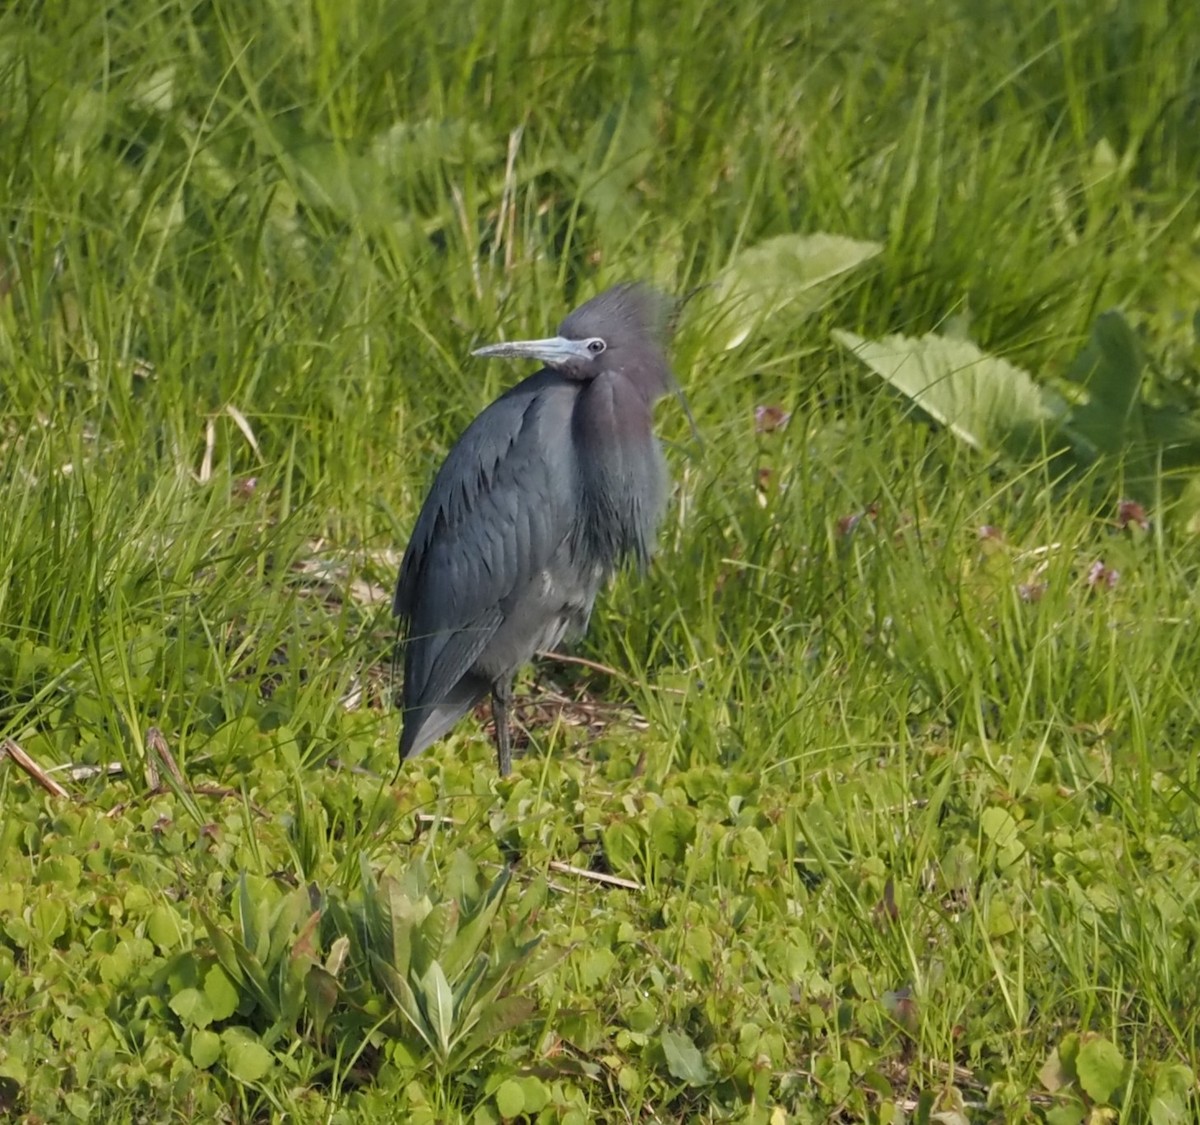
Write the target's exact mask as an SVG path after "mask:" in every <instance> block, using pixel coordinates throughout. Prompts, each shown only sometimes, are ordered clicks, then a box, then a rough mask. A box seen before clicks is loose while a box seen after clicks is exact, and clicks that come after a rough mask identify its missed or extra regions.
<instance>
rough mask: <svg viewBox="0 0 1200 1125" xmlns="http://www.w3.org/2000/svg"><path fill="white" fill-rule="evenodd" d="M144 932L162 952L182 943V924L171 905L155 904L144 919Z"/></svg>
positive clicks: (166, 951)
mask: <svg viewBox="0 0 1200 1125" xmlns="http://www.w3.org/2000/svg"><path fill="white" fill-rule="evenodd" d="M146 934H147V936H148V937H149V938H150V940H151V941H152V942H154V944H155V945H157V946H158V948H159V949H161V950H162V951H163V952H164V953H168V952H170V951H171V950H172V949H176V948H178V947H179V946H180V945H182V944H183V924H182V921H181V920H180V917H179V915H178V913H176V911H175V909H174V908H173V907H170V906H167V905H166V904H165V903H163V904H160V905H158V906H156V907H155V908H154V909H153V910H152V911H151V912H150V917H149V918H148V919H147V920H146Z"/></svg>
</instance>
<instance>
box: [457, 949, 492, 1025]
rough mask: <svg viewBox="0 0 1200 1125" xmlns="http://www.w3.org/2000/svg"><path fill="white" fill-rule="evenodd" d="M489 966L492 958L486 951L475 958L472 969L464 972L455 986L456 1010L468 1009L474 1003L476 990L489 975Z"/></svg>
mask: <svg viewBox="0 0 1200 1125" xmlns="http://www.w3.org/2000/svg"><path fill="white" fill-rule="evenodd" d="M489 968H491V959H490V958H489V957H488V955H487V954H486V953H481V954H480V955H479V956H478V957H476V958H475V964H474V965H472V966H471V971H470V972H468V973H466V974H464V975H463V976H462V978H461V979H460V980H459V981H458V983H457V984H455V985H454V986H453V987H454V1010H455V1011H456V1012H463V1011H466V1010H467V1009H468V1007H469V1006H470V1005H471V1004H472V1003H473V1001H474V999H475V990H476V989H477V988H478V987H479V985H480V983H481V982H482V981H483V979H484V977H485V976H486V975H487V971H488V969H489Z"/></svg>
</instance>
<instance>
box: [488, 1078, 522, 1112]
mask: <svg viewBox="0 0 1200 1125" xmlns="http://www.w3.org/2000/svg"><path fill="white" fill-rule="evenodd" d="M493 1096H494V1097H495V1099H496V1108H497V1109H498V1110H499V1111H500V1116H501V1117H503V1118H504V1119H505V1120H508V1119H509V1118H512V1117H516V1116H517V1115H518V1114H521V1113H524V1112H525V1091H524V1090H523V1089H522V1088H521V1083H520V1082H518V1081H517V1080H516V1079H515V1078H508V1079H505V1081H503V1082H501V1083H500V1085H499V1086H498V1087H497V1089H496V1093H495V1094H494V1095H493Z"/></svg>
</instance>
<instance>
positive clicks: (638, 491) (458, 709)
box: [392, 283, 690, 776]
mask: <svg viewBox="0 0 1200 1125" xmlns="http://www.w3.org/2000/svg"><path fill="white" fill-rule="evenodd" d="M665 312H666V303H665V300H664V299H663V298H662V297H661V296H660V295H659V294H658V293H657V292H656V291H655V290H653V289H651V288H649V287H648V286H645V285H642V284H639V283H629V284H625V285H618V286H616V287H614V288H612V289H609V290H607V291H606V292H604V293H601V294H600V295H599V296H598V297H594V298H592V300H590V301H588V302H587V303H586V304H584V305H581V306H580V307H579V308H577V309H576V310H575V311H574V312H573V313H571V315H570V316H568V317H567V319H566V320H564V321H563V322H562V325H561V326H560V327H559V330H558V335H557V336H553V337H551V338H549V339H546V340H520V341H514V342H513V343H507V344H493V345H491V346H490V347H486V348H479V349H478V350H477V351H475V352H473V353H472V354H473V355H477V356H489V357H491V356H498V357H505V358H511V359H536V360H540V361H541V362H542V363H543V364H545V366H544V367H543V368H542V369H541V370H540V371H538V372H537V373H536V374H534V375H531V376H529V378H527V379H525V380H524V381H523V382H521V383H518V384H517V385H516V386H515V387H513V388H512V389H511V390H510V391H508V392H506V393H505V394H503V395H501V396H500V397H499V398H498V399H497V400H496V401H495V402H493V403H492V404H491V405H490V406H489V407H487V408H486V409H485V410H484V411H483V413H481V414H480V415H479V416H478V417H477V418H476V419H475V420H474V421H473V422H472V423H471V424H470V425H469V426H468V427H467V428H466V430H465V431H464V432H463V434H462V436H461V437H460V438H459V439H458V441H457V442H456V443H455V445H454V447H453V448H452V449H451V450H450V452H449V454H448V455H447V456H446V460H445V461H444V462H443V463H442V467H441V468H440V469H439V470H438V473H437V476H436V477H435V478H434V481H433V487H432V488H430V490H429V495H428V496H427V497H426V498H425V503H424V505H423V507H422V508H421V514H420V515H419V516H418V517H417V522H416V526H415V527H414V528H413V533H412V538H411V539H410V540H409V543H408V549H407V550H406V551H405V553H404V561H403V562H402V563H401V564H400V577H399V579H398V580H397V582H396V596H395V599H394V601H393V603H392V610H393V612H394V613H395V615H396V616H397V617H398V618H399V619H400V624H401V627H402V629H403V631H404V633H405V635H406V645H405V649H404V696H403V701H404V702H403V705H404V729H403V732H402V733H401V735H400V756H401V758H411V757H413V756H414V755H416V754H419V753H420V752H421V751H422V750H424V749H425V748H426V747H427V746H429V745H430V744H432V743H434V742H436V741H437V740H438V739H439V738H441V737H442V736H443V735H444V734H446V733H447V732H448V731H449V730H450V728H451V727H453V726H454V724H455V723H456V722H458V720H459V719H460V718H461V717H462V716H463V715H464V714H466V712H467V711H469V710H470V709H471V708H472V707H474V706H475V704H476V703H478V702H479V701H480V700H481V699H483V698H484V696H486V695H487V694H488V693H489V692H490V693H491V696H492V716H493V719H494V722H495V729H496V750H497V754H498V757H499V763H500V774H501V776H505V775H507V774H509V773H510V772H511V771H512V749H511V741H510V731H509V708H510V704H511V702H512V689H513V679H514V677H515V676H516V674H517V672H518V671H519V670H520V668H521V667H522V666H523V665H525V664H527V663H529V661H530V660H532V658H533V656H534V654H535V653H537V652H541V651H544V650H546V649H550V648H553V647H554V646H555V645H556V644H558V642H559V641H560V640H562V638H563V637H564V636H565V635H567V634H568V633H572V634H578V633H581V632H582V631H583V630H584V629H585V628H586V627H587V622H588V617H589V616H590V614H591V611H592V603H593V602H594V601H595V600H596V593H597V591H598V590H599V589H600V586H601V585H602V584H603V583H604V581H605V580H606V579H607V578H608V577H609V576H610V575H611V574H613V572H614V571H616V570H617V569H618V568H619V567H620V566H621V564H622V563H623V562H625V561H626V560H628V559H632V560H633V561H635V562H637V563H639V564H642V565H644V564H645V563H646V561H647V560H648V559H649V557H650V554H651V551H652V550H653V547H654V541H655V536H656V534H657V530H658V524H659V520H660V519H661V518H662V513H663V507H664V503H665V500H666V487H667V474H666V466H665V463H664V461H663V456H662V451H661V449H660V448H659V444H658V439H657V438H656V437H655V435H654V430H653V426H652V423H653V410H654V404H655V402H657V401H658V400H659V399H660V398H662V397H663V396H664V395H665V394H667V393H668V392H669V391H672V390H674V391H676V392H677V393H679V394H680V399H681V401H683V399H682V392H680V391H679V388H678V384H677V383H676V382H675V378H674V376H673V375H672V373H671V369H670V367H669V366H668V364H667V359H666V355H665V353H664V349H663V342H662V341H663V337H664V335H665V327H664V325H665V320H666V317H665ZM684 406H685V408H686V402H685V403H684ZM689 417H690V416H689Z"/></svg>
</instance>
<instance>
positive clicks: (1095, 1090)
mask: <svg viewBox="0 0 1200 1125" xmlns="http://www.w3.org/2000/svg"><path fill="white" fill-rule="evenodd" d="M1075 1072H1076V1074H1078V1075H1079V1085H1080V1086H1082V1087H1083V1089H1084V1092H1085V1093H1086V1094H1087V1095H1088V1097H1089V1098H1091V1099H1092V1100H1093V1101H1097V1102H1104V1103H1109V1104H1111V1103H1112V1101H1113V1097H1114V1095H1115V1094H1116V1093H1117V1091H1118V1090H1120V1089H1121V1087H1122V1086H1123V1085H1124V1084H1125V1059H1124V1057H1123V1056H1122V1054H1121V1052H1120V1051H1119V1050H1118V1049H1117V1047H1116V1046H1115V1045H1114V1044H1113V1043H1112V1042H1111V1041H1110V1040H1108V1039H1101V1038H1095V1039H1089V1040H1088V1041H1087V1042H1086V1043H1083V1044H1081V1045H1080V1048H1079V1057H1078V1058H1077V1059H1076V1060H1075Z"/></svg>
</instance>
